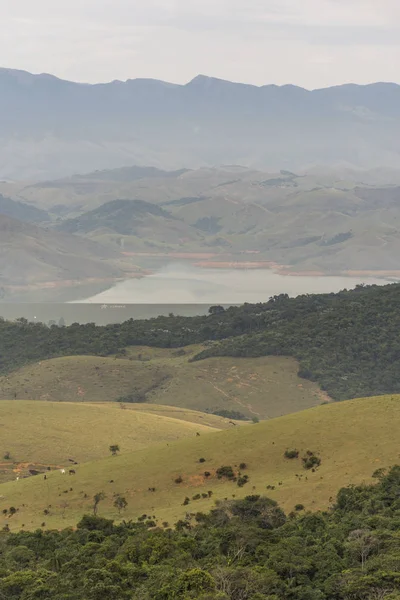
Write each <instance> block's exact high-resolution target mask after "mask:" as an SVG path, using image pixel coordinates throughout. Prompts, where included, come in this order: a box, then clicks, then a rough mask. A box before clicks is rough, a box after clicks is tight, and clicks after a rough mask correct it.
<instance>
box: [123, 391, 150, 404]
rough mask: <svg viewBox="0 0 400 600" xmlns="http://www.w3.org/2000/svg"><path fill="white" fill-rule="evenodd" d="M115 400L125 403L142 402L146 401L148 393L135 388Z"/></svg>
mask: <svg viewBox="0 0 400 600" xmlns="http://www.w3.org/2000/svg"><path fill="white" fill-rule="evenodd" d="M115 401H116V402H122V403H123V404H142V403H143V402H146V394H145V393H144V392H141V391H139V390H135V391H133V392H131V393H130V394H127V395H126V396H119V397H118V398H116V400H115Z"/></svg>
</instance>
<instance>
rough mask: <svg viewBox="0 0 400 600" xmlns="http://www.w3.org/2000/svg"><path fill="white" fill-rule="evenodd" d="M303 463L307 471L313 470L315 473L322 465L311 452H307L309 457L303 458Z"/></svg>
mask: <svg viewBox="0 0 400 600" xmlns="http://www.w3.org/2000/svg"><path fill="white" fill-rule="evenodd" d="M302 461H303V466H304V468H305V469H313V471H314V472H315V469H316V468H317V467H319V466H320V464H321V459H320V458H319V457H318V456H316V455H315V454H314V453H313V452H310V450H308V451H307V455H306V456H304V457H303V458H302Z"/></svg>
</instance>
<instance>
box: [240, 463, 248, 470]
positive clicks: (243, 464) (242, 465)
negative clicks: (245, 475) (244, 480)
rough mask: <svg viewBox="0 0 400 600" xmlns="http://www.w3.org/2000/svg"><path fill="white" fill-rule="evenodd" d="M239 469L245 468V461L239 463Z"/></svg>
mask: <svg viewBox="0 0 400 600" xmlns="http://www.w3.org/2000/svg"><path fill="white" fill-rule="evenodd" d="M239 469H240V470H241V471H244V470H245V469H247V465H246V463H240V465H239Z"/></svg>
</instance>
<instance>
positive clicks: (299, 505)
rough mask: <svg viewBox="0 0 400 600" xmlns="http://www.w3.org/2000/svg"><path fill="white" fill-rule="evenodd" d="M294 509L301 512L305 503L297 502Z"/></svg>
mask: <svg viewBox="0 0 400 600" xmlns="http://www.w3.org/2000/svg"><path fill="white" fill-rule="evenodd" d="M294 510H296V511H298V512H300V511H301V510H304V505H303V504H296V506H295V507H294Z"/></svg>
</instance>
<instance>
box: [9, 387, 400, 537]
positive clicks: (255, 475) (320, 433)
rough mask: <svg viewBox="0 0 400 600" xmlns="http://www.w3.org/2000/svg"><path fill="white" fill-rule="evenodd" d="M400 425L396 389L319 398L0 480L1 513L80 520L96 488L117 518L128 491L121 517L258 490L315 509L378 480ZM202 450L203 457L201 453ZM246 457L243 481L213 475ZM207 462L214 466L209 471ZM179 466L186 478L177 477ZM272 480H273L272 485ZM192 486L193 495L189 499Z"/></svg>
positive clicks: (15, 523)
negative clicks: (337, 399) (314, 458)
mask: <svg viewBox="0 0 400 600" xmlns="http://www.w3.org/2000/svg"><path fill="white" fill-rule="evenodd" d="M121 412H122V411H121ZM399 427H400V397H399V396H397V397H396V396H394V397H380V398H368V399H360V400H352V401H348V402H342V403H334V404H329V405H325V406H318V407H316V408H312V409H310V410H306V411H303V412H301V413H297V414H291V415H287V416H285V417H280V418H277V419H274V420H271V421H265V422H262V423H259V424H257V425H253V424H252V425H248V426H245V427H233V428H232V429H231V430H229V431H221V432H216V433H209V434H203V433H201V435H200V436H195V437H190V438H189V439H184V440H181V441H177V442H173V443H169V445H166V444H163V445H158V446H156V447H149V448H144V449H142V450H138V451H137V452H128V451H127V450H125V451H122V453H121V455H120V456H117V457H108V458H105V459H101V460H98V461H93V462H89V463H86V464H82V465H78V466H77V467H76V476H68V475H62V474H61V473H60V472H54V473H51V474H50V475H49V476H48V478H47V480H46V481H44V480H43V478H42V477H40V476H39V477H31V478H28V479H24V480H20V481H18V482H17V481H13V482H9V483H5V484H2V485H1V486H0V509H3V508H8V507H10V506H14V507H16V508H17V509H18V512H17V513H16V515H15V516H13V517H11V518H6V517H4V523H5V522H7V523H8V524H9V526H10V528H11V529H12V530H15V529H19V528H20V527H22V525H24V527H25V528H29V529H32V528H36V527H38V526H40V525H41V524H42V523H43V522H44V523H45V524H46V525H45V526H46V527H56V528H60V527H64V526H67V525H74V524H76V522H77V521H78V520H79V518H80V517H81V516H82V514H83V513H85V512H90V511H91V505H92V498H93V495H94V494H96V493H98V492H104V493H105V495H106V498H105V500H104V501H102V502H101V503H100V506H99V514H100V515H101V516H105V517H110V518H114V519H118V513H117V512H116V510H115V509H114V508H113V501H114V498H115V494H121V495H123V496H124V497H125V498H126V499H127V501H128V507H127V510H126V512H125V513H123V515H122V517H121V518H125V519H128V518H132V519H136V518H137V517H139V516H140V515H142V514H147V515H150V516H153V515H155V516H156V518H157V520H158V522H159V523H162V522H164V521H167V522H169V523H171V524H173V523H175V522H176V520H177V519H179V518H183V517H184V516H185V514H186V513H187V512H193V513H196V512H198V511H206V510H209V509H210V508H211V507H212V506H213V505H214V501H215V500H217V499H220V500H221V499H224V498H232V497H233V496H235V497H243V496H245V495H248V494H253V493H258V494H265V495H268V496H270V497H272V498H274V499H276V500H278V501H279V502H280V503H281V504H282V506H283V507H284V508H285V509H286V510H287V511H290V510H292V509H293V507H294V505H295V504H298V503H301V504H303V505H304V506H305V507H306V509H310V510H313V509H319V508H326V507H328V506H329V504H330V503H331V502H332V500H333V498H334V496H335V494H336V492H337V491H338V489H339V488H340V487H341V486H344V485H347V484H350V483H361V482H363V481H368V482H369V481H372V479H371V475H372V473H373V471H375V470H376V469H377V468H381V467H388V466H390V465H393V464H396V463H398V462H399V461H400V458H399V448H398V431H399ZM109 438H110V436H109V435H107V440H108V439H109ZM293 448H296V449H297V450H298V451H299V453H300V454H299V458H297V459H292V460H288V459H286V458H285V457H284V452H285V450H286V449H293ZM308 450H310V451H313V452H315V453H316V454H317V455H318V456H319V457H320V459H321V465H320V467H319V468H318V469H317V470H316V472H315V473H313V472H312V471H306V470H305V469H304V468H303V466H302V461H301V458H302V457H303V456H304V455H305V454H306V452H307V451H308ZM200 458H204V459H205V462H204V463H199V459H200ZM242 462H244V463H246V464H247V468H246V470H245V471H244V472H245V473H246V474H247V475H248V476H249V482H248V483H247V484H246V485H245V486H244V487H242V488H240V487H238V486H237V485H236V484H235V483H233V482H228V481H225V480H218V479H217V477H216V476H215V472H216V469H217V468H218V467H220V466H223V465H231V466H232V467H233V468H234V469H235V470H237V468H238V467H237V465H239V464H240V463H242ZM205 471H209V472H210V473H211V476H210V477H209V478H206V477H205V476H204V472H205ZM179 476H181V477H182V480H183V481H182V483H176V482H175V480H176V479H177V478H178V477H179ZM268 485H269V486H274V487H275V489H273V490H270V489H268V490H267V486H268ZM71 488H72V489H71ZM149 488H155V491H149ZM208 491H212V492H213V495H212V497H211V498H208V497H207V498H204V499H203V498H202V497H201V499H199V500H193V499H192V498H193V496H195V495H197V494H200V495H201V494H207V492H208ZM186 496H187V497H189V498H190V499H191V500H190V503H189V504H188V505H187V506H183V501H184V499H185V497H186ZM44 510H46V511H49V514H46V515H44V513H43V511H44Z"/></svg>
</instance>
